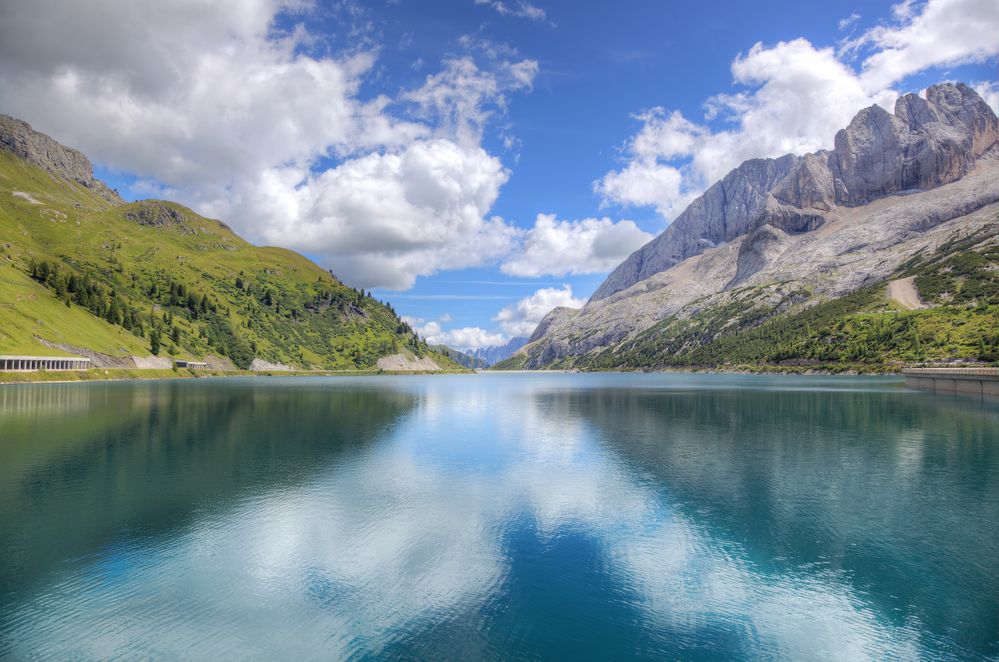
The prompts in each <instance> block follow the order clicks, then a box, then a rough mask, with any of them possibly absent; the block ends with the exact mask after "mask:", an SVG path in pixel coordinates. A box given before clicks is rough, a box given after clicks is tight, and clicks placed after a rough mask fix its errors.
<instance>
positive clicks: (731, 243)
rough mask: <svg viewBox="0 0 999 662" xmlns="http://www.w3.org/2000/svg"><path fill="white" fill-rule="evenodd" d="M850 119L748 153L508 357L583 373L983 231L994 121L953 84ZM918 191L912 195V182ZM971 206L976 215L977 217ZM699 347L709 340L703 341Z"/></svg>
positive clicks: (995, 197)
mask: <svg viewBox="0 0 999 662" xmlns="http://www.w3.org/2000/svg"><path fill="white" fill-rule="evenodd" d="M895 107H896V110H897V112H896V114H895V115H892V114H890V113H887V111H884V110H883V109H881V108H879V107H870V108H867V109H863V110H861V111H860V112H858V113H857V115H856V116H855V117H854V119H853V121H851V123H850V125H849V126H848V127H846V128H845V129H842V130H841V131H839V132H838V133H837V135H836V140H835V143H836V147H835V148H834V149H833V150H823V151H819V152H815V153H812V154H808V155H805V156H802V157H796V156H793V155H785V156H783V157H780V158H778V159H752V160H750V161H746V162H744V163H743V164H741V165H740V166H739V167H738V168H736V169H734V170H733V171H732V172H730V173H729V174H728V175H726V176H725V177H724V178H722V180H720V181H719V182H717V183H715V184H714V185H712V186H711V187H710V188H709V189H708V190H707V191H706V192H705V194H704V195H702V196H701V197H700V198H698V199H697V200H695V201H694V202H693V203H691V205H690V206H689V207H688V208H687V209H686V210H685V211H684V212H683V213H682V214H681V215H680V217H678V219H677V221H676V222H674V224H673V225H671V226H670V227H669V228H667V230H666V231H665V232H663V233H662V234H661V235H660V236H659V237H657V238H655V239H653V240H652V241H651V242H649V243H648V244H646V245H645V246H644V247H642V248H641V249H639V250H638V251H636V252H635V253H633V254H632V255H631V256H629V258H628V259H626V260H625V261H624V262H623V263H622V264H621V265H620V266H619V267H618V268H617V269H615V270H614V271H613V272H612V273H611V274H610V275H609V276H608V278H607V280H606V281H605V282H604V284H603V285H601V287H600V288H599V289H598V290H597V292H596V293H595V294H594V295H593V297H591V298H590V300H589V301H588V302H587V303H586V305H585V306H584V307H583V308H582V309H581V310H580V311H579V312H578V313H575V314H573V315H571V316H567V315H562V316H558V315H556V316H554V317H552V318H550V319H549V318H546V320H545V321H543V322H542V325H541V326H545V327H546V329H545V333H544V334H542V336H541V337H537V338H532V342H531V343H530V344H529V345H528V346H526V347H525V348H524V349H523V350H522V354H521V358H519V359H517V361H514V363H519V364H520V365H523V366H524V367H527V368H539V367H548V366H560V367H573V366H577V365H584V364H586V362H587V361H588V360H589V359H587V357H588V356H591V355H593V354H595V353H604V354H606V353H607V352H608V351H613V348H615V347H618V346H619V345H620V344H621V343H623V342H626V341H629V340H630V339H634V338H635V337H636V336H637V335H638V334H641V333H643V332H645V331H646V330H647V329H649V328H650V327H653V326H654V325H656V324H658V323H660V322H662V321H663V320H667V319H674V318H676V319H680V320H683V319H691V320H696V319H697V317H698V315H701V314H706V313H705V311H710V310H721V309H725V308H726V307H729V306H736V307H738V306H743V307H749V308H751V309H753V310H756V311H757V313H756V315H757V317H758V318H759V319H758V322H762V321H763V320H765V319H768V318H769V317H773V316H775V315H781V314H784V313H786V312H787V311H789V310H791V309H795V308H797V307H801V306H809V305H815V304H817V303H819V302H821V301H825V300H828V299H831V298H836V297H841V296H844V295H846V294H848V293H850V292H852V291H854V290H856V289H858V288H862V287H867V286H870V285H872V284H874V283H877V282H880V281H883V280H885V279H886V278H889V277H890V276H892V275H893V274H894V273H896V272H897V270H898V269H899V267H900V266H901V265H902V264H903V263H904V262H905V261H906V260H907V259H909V258H911V257H912V256H913V255H917V254H931V253H933V252H934V251H937V250H938V249H940V248H941V247H942V246H945V245H947V244H948V242H950V241H951V240H952V239H953V238H954V237H955V236H957V235H959V234H960V233H961V232H964V231H973V230H975V229H980V228H986V229H989V228H992V227H994V226H995V213H993V212H994V210H991V211H990V209H991V206H993V205H995V204H996V203H997V202H999V146H997V142H999V120H997V118H996V116H995V114H994V113H993V112H992V111H991V109H990V108H989V107H988V106H987V105H986V104H985V103H984V101H982V100H981V98H980V97H978V96H977V94H975V92H974V91H973V90H971V88H969V87H967V86H966V85H963V84H943V85H938V86H934V87H931V88H929V90H927V98H926V99H923V98H922V97H918V96H916V95H912V94H909V95H904V96H902V97H900V98H899V100H898V101H897V103H896V105H895ZM920 186H922V187H924V188H920ZM979 212H980V213H979ZM704 340H705V341H709V340H710V339H709V338H705V339H704Z"/></svg>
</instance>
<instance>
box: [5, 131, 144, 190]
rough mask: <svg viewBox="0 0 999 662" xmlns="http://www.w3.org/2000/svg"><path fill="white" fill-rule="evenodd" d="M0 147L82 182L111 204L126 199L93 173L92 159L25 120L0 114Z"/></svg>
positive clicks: (67, 177)
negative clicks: (35, 128) (38, 129)
mask: <svg viewBox="0 0 999 662" xmlns="http://www.w3.org/2000/svg"><path fill="white" fill-rule="evenodd" d="M0 149H6V150H8V151H11V152H13V153H14V154H15V155H17V156H19V157H21V158H22V159H24V160H26V161H27V162H28V163H31V164H33V165H36V166H38V167H39V168H42V169H43V170H45V171H47V172H49V173H51V174H53V175H56V176H58V177H62V178H63V179H67V180H69V181H71V182H76V183H77V184H81V185H82V186H85V187H87V188H88V189H90V190H91V191H93V192H95V193H96V194H97V195H99V196H100V197H101V198H103V199H104V200H107V201H108V202H110V203H112V204H121V203H122V202H124V200H122V199H121V196H119V195H118V194H117V193H116V192H115V191H114V190H112V189H110V188H108V186H107V185H106V184H105V183H104V182H102V181H101V180H99V179H97V178H95V177H94V166H93V165H92V164H91V163H90V159H88V158H87V157H86V156H84V155H83V154H82V153H81V152H79V151H77V150H75V149H73V148H72V147H66V146H65V145H61V144H59V143H58V142H56V141H55V140H53V139H52V138H50V137H49V136H47V135H45V134H44V133H39V132H38V131H35V130H34V129H32V128H31V125H30V124H28V123H27V122H25V121H23V120H19V119H17V118H15V117H11V116H10V115H3V114H0Z"/></svg>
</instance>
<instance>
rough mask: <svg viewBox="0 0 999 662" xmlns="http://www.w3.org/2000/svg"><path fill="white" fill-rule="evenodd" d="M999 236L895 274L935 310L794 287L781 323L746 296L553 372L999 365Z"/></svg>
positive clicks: (985, 235)
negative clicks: (820, 297) (816, 294)
mask: <svg viewBox="0 0 999 662" xmlns="http://www.w3.org/2000/svg"><path fill="white" fill-rule="evenodd" d="M997 221H999V219H997ZM997 235H999V222H997V223H996V225H995V226H994V227H993V228H990V229H989V230H987V231H984V232H980V233H978V234H975V235H972V236H969V237H962V238H957V239H954V240H952V241H951V242H950V243H948V244H946V245H944V246H942V247H941V248H940V250H939V251H937V252H936V253H934V254H932V255H917V256H916V257H914V258H913V259H912V260H910V261H909V262H908V263H906V264H905V265H903V266H902V267H901V268H900V269H899V271H898V273H896V274H895V275H893V276H892V278H903V277H908V276H915V284H916V287H917V288H918V290H919V292H920V295H921V296H922V298H923V300H924V301H926V302H927V303H928V304H930V305H931V307H930V308H926V309H918V310H905V309H903V308H901V307H900V306H898V305H897V304H895V303H894V302H893V301H891V300H889V298H888V296H887V294H886V284H885V283H881V284H878V285H875V286H871V287H867V288H864V289H861V290H857V291H856V292H853V293H851V294H849V295H846V296H844V297H840V298H836V299H832V300H827V301H821V302H818V303H816V302H815V301H814V300H812V299H810V295H809V293H808V292H807V291H805V290H795V289H794V288H793V287H792V288H786V294H785V298H784V301H783V302H782V303H781V304H779V305H778V306H777V307H776V310H780V311H783V312H780V313H779V314H776V315H774V312H775V308H774V307H772V306H764V305H762V304H759V303H757V302H756V301H757V299H755V298H754V294H756V293H755V292H754V291H753V289H752V288H746V290H745V291H744V292H740V293H739V294H740V296H739V297H737V298H736V301H735V302H733V303H731V304H728V305H726V306H719V307H714V308H708V309H706V310H703V311H701V312H700V313H699V314H697V315H696V316H694V317H692V318H688V319H679V318H676V317H672V318H668V319H665V320H663V321H662V322H660V323H659V324H657V325H655V326H654V327H652V328H650V329H648V330H647V331H645V332H644V333H642V334H641V335H639V336H638V337H636V338H634V339H632V340H629V341H626V342H624V343H622V344H621V345H619V346H617V347H614V348H610V349H606V350H603V351H601V352H599V353H594V354H591V355H587V356H582V357H570V358H569V359H567V360H564V361H562V362H559V363H558V364H555V365H553V366H551V367H573V368H582V369H615V368H624V369H631V368H680V367H697V368H733V369H735V368H737V369H781V370H805V369H810V368H815V369H823V370H832V371H837V370H858V371H865V372H879V371H889V370H897V369H898V368H899V367H901V366H903V365H905V364H910V363H919V362H937V361H954V360H958V361H973V362H978V361H982V362H997V361H999V236H997ZM497 367H510V368H512V367H515V366H513V365H510V366H497Z"/></svg>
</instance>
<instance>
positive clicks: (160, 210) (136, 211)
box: [124, 200, 194, 234]
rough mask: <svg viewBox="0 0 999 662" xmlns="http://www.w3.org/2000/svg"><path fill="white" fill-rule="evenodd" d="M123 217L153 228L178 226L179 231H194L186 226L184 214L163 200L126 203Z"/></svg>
mask: <svg viewBox="0 0 999 662" xmlns="http://www.w3.org/2000/svg"><path fill="white" fill-rule="evenodd" d="M124 214H125V218H127V219H128V220H130V221H132V222H133V223H138V224H139V225H147V226H150V227H155V228H167V227H173V226H178V227H179V229H180V231H181V232H184V233H186V234H191V233H193V232H194V231H193V230H191V229H190V228H189V227H188V222H189V219H188V217H187V215H186V214H184V213H183V212H182V211H180V210H178V209H176V208H175V207H174V206H173V205H172V204H170V203H168V202H164V201H163V200H142V201H140V202H134V203H132V204H130V205H128V206H127V207H126V208H125V211H124Z"/></svg>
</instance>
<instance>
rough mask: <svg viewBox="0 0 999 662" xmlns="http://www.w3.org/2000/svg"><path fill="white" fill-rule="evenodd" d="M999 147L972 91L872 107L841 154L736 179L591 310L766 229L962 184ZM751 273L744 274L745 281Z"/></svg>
mask: <svg viewBox="0 0 999 662" xmlns="http://www.w3.org/2000/svg"><path fill="white" fill-rule="evenodd" d="M997 141H999V119H997V118H996V115H995V113H993V112H992V109H991V108H989V106H988V104H986V103H985V101H983V100H982V98H981V97H979V96H978V94H976V93H975V91H974V90H973V89H971V88H970V87H968V86H967V85H965V84H963V83H944V84H941V85H934V86H933V87H930V88H929V89H927V90H926V96H925V98H923V97H920V96H918V95H915V94H906V95H904V96H902V97H900V98H899V99H898V101H897V102H896V104H895V112H894V113H890V112H888V111H887V110H885V109H884V108H882V107H880V106H877V105H873V106H870V107H868V108H864V109H863V110H861V111H860V112H858V113H857V114H856V116H854V118H853V120H852V121H851V122H850V124H849V125H848V126H847V127H846V128H844V129H842V130H840V131H839V132H837V134H836V136H835V139H834V145H835V147H834V149H832V150H821V151H818V152H814V153H812V154H807V155H805V156H795V155H791V154H788V155H785V156H782V157H779V158H776V159H751V160H749V161H746V162H744V163H743V164H741V165H740V166H739V167H738V168H736V169H734V170H732V171H731V172H730V173H729V174H728V175H726V176H725V177H724V178H723V179H722V180H721V181H719V182H717V183H715V184H714V185H713V186H711V187H710V188H709V189H708V190H707V191H705V192H704V194H703V195H702V196H700V197H699V198H697V199H696V200H694V201H693V202H692V203H691V204H690V205H689V206H688V207H687V208H686V209H685V210H684V211H683V213H681V214H680V215H679V216H678V217H677V218H676V220H675V221H673V223H672V224H671V225H670V226H669V227H668V228H667V229H666V230H665V231H664V232H663V233H662V234H661V235H659V236H658V237H656V238H655V239H653V240H652V241H651V242H649V243H648V244H646V245H645V246H643V247H642V248H640V249H638V250H637V251H635V253H633V254H632V255H631V256H629V257H628V258H627V259H626V260H625V261H624V262H623V263H622V264H621V265H620V266H618V268H617V269H615V270H614V271H613V272H612V273H611V274H610V275H609V276H608V277H607V280H605V281H604V283H603V284H602V285H601V286H600V287H599V288H598V289H597V291H596V292H595V293H594V295H593V297H591V299H590V301H591V302H596V301H599V300H602V299H605V298H607V297H609V296H610V295H612V294H614V293H616V292H620V291H622V290H625V289H628V288H629V287H631V286H632V285H635V284H636V283H638V282H640V281H643V280H645V279H647V278H650V277H651V276H654V275H655V274H657V273H660V272H662V271H665V270H666V269H669V268H670V267H672V266H674V265H677V264H679V263H680V262H682V261H684V260H686V259H687V258H690V257H693V256H695V255H699V254H701V253H703V252H704V251H706V250H709V249H711V248H714V247H715V246H718V245H720V244H723V243H726V242H729V241H732V240H733V239H736V238H738V237H741V236H743V235H746V234H748V233H750V232H753V231H755V230H756V229H758V228H760V227H761V226H763V225H766V224H769V225H772V226H774V227H776V228H778V229H779V230H780V231H781V232H784V233H791V234H796V233H801V232H811V231H813V230H816V229H818V228H819V227H821V226H822V225H823V224H824V223H825V222H826V217H827V216H828V214H829V213H831V212H832V211H833V210H835V209H836V208H837V207H841V206H845V207H854V206H860V205H866V204H868V203H870V202H872V201H874V200H876V199H878V198H883V197H885V196H888V195H892V194H896V193H902V192H912V191H919V190H929V189H933V188H936V187H939V186H942V185H945V184H948V183H951V182H954V181H957V180H958V179H960V178H962V177H964V176H965V175H967V174H968V173H969V172H970V171H971V169H972V167H974V164H975V162H976V161H977V160H978V159H979V158H980V157H981V156H982V155H984V154H985V153H986V152H988V151H989V150H990V149H992V148H993V146H994V145H995V144H996V142H997ZM766 236H769V235H766ZM752 261H754V262H755V261H756V260H755V258H754V260H752ZM747 266H748V265H747ZM751 271H752V270H751V269H749V270H748V271H747V270H743V269H741V268H740V276H743V275H745V276H748V275H751ZM738 280H739V279H737V280H736V281H733V282H737V281H738Z"/></svg>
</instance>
